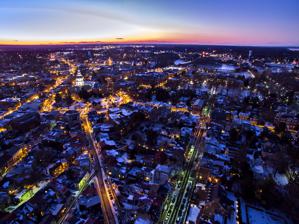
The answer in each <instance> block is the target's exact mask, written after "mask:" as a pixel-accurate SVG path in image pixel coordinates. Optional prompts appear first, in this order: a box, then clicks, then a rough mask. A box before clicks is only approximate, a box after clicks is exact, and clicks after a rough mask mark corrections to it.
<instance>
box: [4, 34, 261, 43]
mask: <svg viewBox="0 0 299 224" xmlns="http://www.w3.org/2000/svg"><path fill="white" fill-rule="evenodd" d="M249 42H251V44H255V43H256V44H258V40H252V38H251V37H247V38H245V39H244V38H243V37H242V38H237V37H233V36H229V35H218V36H212V35H203V34H183V33H167V34H158V33H155V34H150V35H147V36H140V35H136V36H134V37H124V38H111V39H89V40H79V39H78V40H20V41H18V40H0V45H4V46H5V45H7V46H9V45H13V46H14V45H16V46H22V45H28V46H30V45H68V44H159V43H161V44H163V43H165V44H166V43H169V44H211V45H213V44H214V45H217V44H220V45H221V44H223V45H225V44H232V45H233V44H236V45H238V44H247V43H249Z"/></svg>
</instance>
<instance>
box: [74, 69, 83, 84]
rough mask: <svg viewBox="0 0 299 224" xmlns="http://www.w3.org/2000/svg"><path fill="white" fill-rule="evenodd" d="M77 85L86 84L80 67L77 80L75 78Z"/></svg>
mask: <svg viewBox="0 0 299 224" xmlns="http://www.w3.org/2000/svg"><path fill="white" fill-rule="evenodd" d="M75 86H78V87H82V86H84V78H83V76H82V74H81V72H80V70H79V69H78V72H77V76H76V80H75Z"/></svg>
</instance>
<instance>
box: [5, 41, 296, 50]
mask: <svg viewBox="0 0 299 224" xmlns="http://www.w3.org/2000/svg"><path fill="white" fill-rule="evenodd" d="M138 44H142V45H192V46H223V47H277V48H279V47H282V48H298V47H299V44H298V45H287V44H286V45H283V44H237V43H227V44H225V43H223V44H221V43H219V44H218V43H194V42H171V41H156V40H155V41H142V40H140V41H138V40H137V41H127V42H126V41H57V42H54V41H49V42H48V41H40V42H35V41H8V42H4V41H3V42H1V41H0V47H37V46H39V47H43V46H66V45H138Z"/></svg>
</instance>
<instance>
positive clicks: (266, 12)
mask: <svg viewBox="0 0 299 224" xmlns="http://www.w3.org/2000/svg"><path fill="white" fill-rule="evenodd" d="M298 27H299V0H1V1H0V44H49V43H53V44H55V43H68V42H109V43H180V44H216V45H251V46H299V28H298Z"/></svg>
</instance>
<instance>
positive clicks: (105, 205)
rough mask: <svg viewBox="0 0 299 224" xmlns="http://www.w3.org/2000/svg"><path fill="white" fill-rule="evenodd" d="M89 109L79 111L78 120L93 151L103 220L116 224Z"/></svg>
mask: <svg viewBox="0 0 299 224" xmlns="http://www.w3.org/2000/svg"><path fill="white" fill-rule="evenodd" d="M89 109H90V105H89V104H87V105H86V106H85V107H84V108H83V109H82V110H81V111H80V118H81V121H82V126H83V129H84V131H85V134H86V136H87V138H88V141H89V144H90V146H91V147H92V149H93V150H92V151H93V158H94V159H95V165H96V169H95V170H96V173H95V187H96V190H97V192H98V195H99V197H100V199H101V206H102V211H103V215H104V219H105V223H106V224H118V223H119V222H118V218H117V214H116V211H115V208H114V206H113V201H112V200H110V198H109V193H108V191H109V189H108V186H107V184H106V183H105V180H106V179H107V178H106V176H105V172H104V169H103V165H102V158H101V148H100V145H99V144H98V142H97V141H96V140H95V138H94V135H93V129H92V125H91V123H90V121H89V119H88V112H89Z"/></svg>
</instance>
